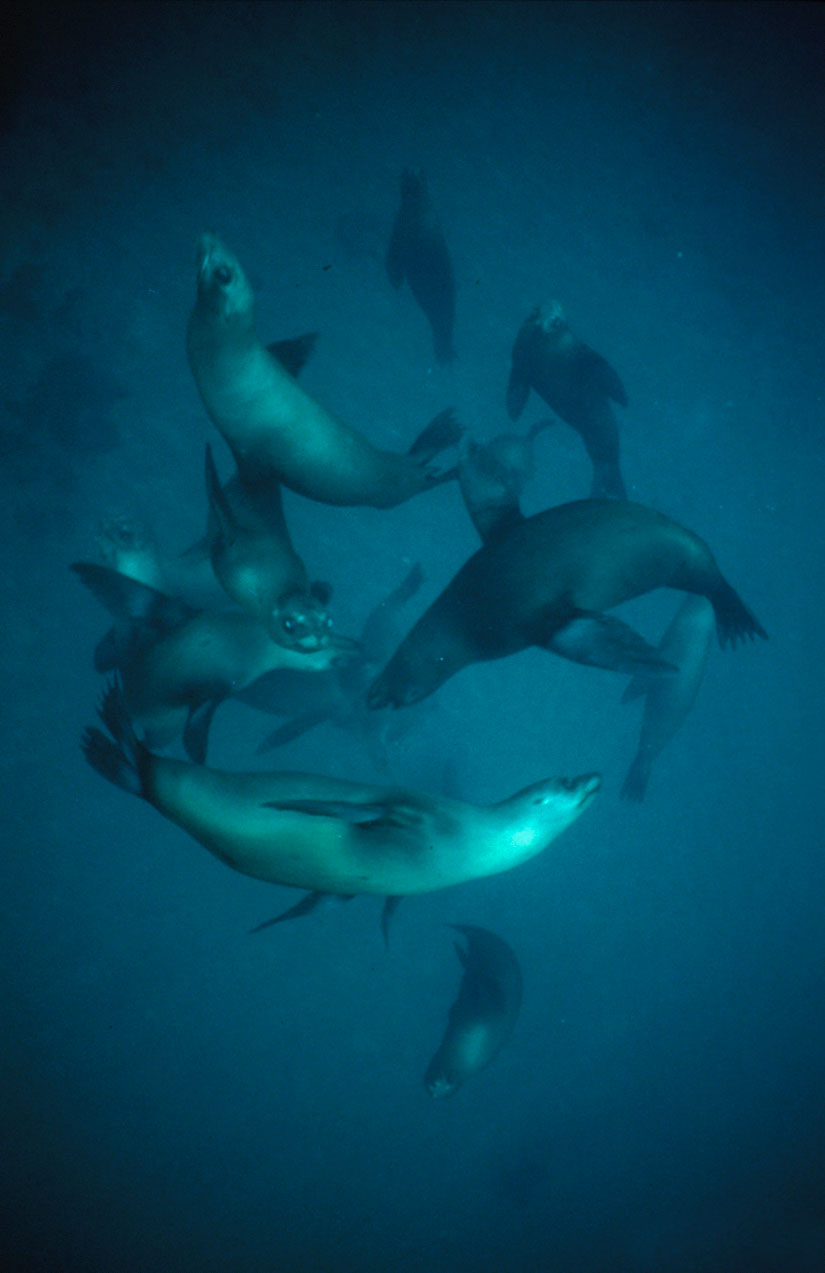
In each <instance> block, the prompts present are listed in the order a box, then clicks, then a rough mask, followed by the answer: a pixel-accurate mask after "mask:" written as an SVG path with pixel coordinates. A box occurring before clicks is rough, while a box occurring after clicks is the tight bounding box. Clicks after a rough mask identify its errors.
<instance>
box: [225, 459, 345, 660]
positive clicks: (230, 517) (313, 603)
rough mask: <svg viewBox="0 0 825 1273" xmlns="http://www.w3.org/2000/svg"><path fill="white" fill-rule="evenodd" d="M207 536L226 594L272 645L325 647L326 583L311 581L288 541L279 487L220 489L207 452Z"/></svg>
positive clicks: (272, 483) (266, 484)
mask: <svg viewBox="0 0 825 1273" xmlns="http://www.w3.org/2000/svg"><path fill="white" fill-rule="evenodd" d="M206 491H207V496H208V499H209V509H210V513H211V525H210V531H209V532H208V533H207V538H208V540H209V548H210V558H211V561H212V567H213V569H214V571H215V575H216V577H217V578H218V580H219V581H220V583H221V585H222V587H223V588H224V590H225V591H226V593H227V594H228V595H229V596H230V597H231V598H232V599H233V601H237V603H238V605H240V606H242V607H243V609H244V610H247V611H248V612H249V613H250V614H251V615H254V617H255V618H256V619H258V620H260V622H261V623H262V624H263V625H264V627H265V628H266V630H267V632H268V633H269V635H270V637H271V638H272V640H273V641H277V643H278V644H279V645H284V646H287V647H288V648H290V649H295V650H303V651H308V650H319V649H321V647H322V646H325V645H328V644H329V639H330V629H331V628H332V619H331V618H330V617H329V614H328V612H327V605H328V603H329V598H330V595H331V591H332V590H331V588H330V587H329V584H323V583H312V584H311V583H310V581H309V575H308V574H307V570H306V566H305V565H304V563H303V561H302V560H301V558H300V557H299V556H298V554H297V552H296V551H295V548H294V546H293V544H292V540H291V539H290V537H289V532H288V530H287V527H286V520H285V518H284V511H283V501H282V499H281V487H280V483H279V482H276V481H275V480H274V479H270V480H269V481H266V482H263V483H261V484H260V485H259V486H258V487H256V488H252V487H250V486H248V485H247V486H244V485H243V484H242V483H240V482H239V481H237V480H235V481H234V482H230V483H227V486H226V487H222V486H221V484H220V482H219V481H218V473H217V469H216V468H215V461H214V460H213V458H212V448H211V447H210V446H208V445H207V448H206Z"/></svg>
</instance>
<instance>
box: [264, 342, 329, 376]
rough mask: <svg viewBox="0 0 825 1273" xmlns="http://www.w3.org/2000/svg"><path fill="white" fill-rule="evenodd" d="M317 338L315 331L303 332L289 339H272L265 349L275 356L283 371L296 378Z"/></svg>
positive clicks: (312, 350) (311, 351) (312, 349)
mask: <svg viewBox="0 0 825 1273" xmlns="http://www.w3.org/2000/svg"><path fill="white" fill-rule="evenodd" d="M317 340H318V333H317V332H304V334H303V336H295V337H293V338H292V339H291V340H273V342H272V344H271V345H267V350H268V351H269V353H271V354H272V357H273V358H277V360H278V362H279V363H280V364H281V366H282V367H283V369H284V371H288V372H289V374H290V375H291V376H295V377H296V378H297V377H298V376H299V375H300V374H301V372H302V371H303V369H304V366H305V364H306V363H307V361H308V359H309V357H310V356H311V354H312V353H313V352H314V350H315V344H316V342H317Z"/></svg>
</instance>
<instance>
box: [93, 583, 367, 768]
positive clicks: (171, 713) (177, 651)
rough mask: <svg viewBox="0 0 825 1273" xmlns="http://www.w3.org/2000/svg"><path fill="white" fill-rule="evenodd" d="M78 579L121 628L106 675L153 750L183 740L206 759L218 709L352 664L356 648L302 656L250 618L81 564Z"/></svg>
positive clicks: (342, 645)
mask: <svg viewBox="0 0 825 1273" xmlns="http://www.w3.org/2000/svg"><path fill="white" fill-rule="evenodd" d="M72 569H73V570H74V572H75V574H76V575H77V576H78V578H80V579H81V580H82V582H83V583H85V584H86V586H87V587H88V588H89V589H90V590H91V591H92V592H93V593H94V595H95V596H96V597H97V598H98V600H99V601H100V602H101V603H102V604H103V605H104V606H106V608H107V609H108V610H109V612H110V613H111V614H112V615H113V617H114V618H115V620H116V626H115V639H114V646H115V649H114V652H113V653H111V654H110V653H109V648H108V645H107V655H108V657H107V658H106V659H103V658H101V657H100V653H98V656H97V658H96V666H97V668H98V670H100V671H102V670H108V669H109V668H112V667H115V666H116V667H117V668H118V670H119V671H120V673H121V676H122V677H123V685H124V696H125V701H126V707H127V709H128V711H129V713H130V715H131V716H132V717H133V718H134V719H135V721H136V723H137V724H138V725H139V727H140V729H141V731H142V732H143V733H144V735H145V737H146V740H147V742H148V744H149V745H150V746H152V747H166V746H168V745H169V744H170V743H172V742H174V740H175V739H176V738H178V737H180V736H181V735H183V741H184V746H185V747H186V750H187V753H188V754H189V755H190V756H191V757H192V758H193V760H197V761H199V762H203V761H204V760H205V759H206V748H207V741H208V732H209V726H210V724H211V721H212V717H213V715H214V713H215V710H216V708H217V707H218V706H219V704H220V703H222V702H223V700H224V699H226V698H229V697H230V696H231V695H232V694H233V693H235V692H236V691H238V690H241V689H243V688H244V687H245V686H247V685H250V684H252V682H253V681H255V680H257V678H258V677H259V676H263V675H264V674H265V673H266V672H269V671H271V670H272V669H274V668H284V667H289V668H295V669H300V670H301V671H305V672H318V671H324V670H325V669H327V668H328V667H330V666H332V665H333V663H334V662H335V661H336V660H339V659H341V658H346V657H351V653H352V649H353V648H354V647H355V642H349V641H347V639H346V638H343V637H333V638H332V639H331V640H330V643H329V644H328V645H327V646H324V647H322V648H320V649H317V650H314V651H308V652H307V651H302V650H299V649H294V648H287V647H286V646H283V645H279V644H277V643H276V642H275V641H273V640H272V639H271V637H270V636H269V634H268V632H267V631H266V629H265V628H264V626H263V624H261V623H259V622H258V620H257V619H255V618H253V616H252V615H250V614H246V613H245V612H243V611H235V610H222V611H217V612H216V611H204V610H194V609H192V608H191V607H189V606H186V605H185V604H184V603H183V602H179V601H175V600H174V599H173V598H169V597H166V596H164V594H163V593H159V592H157V591H156V590H155V589H152V588H147V587H146V585H145V584H140V583H138V582H137V581H136V580H134V579H129V578H128V577H127V576H125V575H118V574H117V572H116V571H114V570H109V569H108V568H107V567H106V566H98V565H95V564H93V563H91V562H75V563H74V565H73V566H72Z"/></svg>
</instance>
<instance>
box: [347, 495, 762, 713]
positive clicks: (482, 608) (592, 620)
mask: <svg viewBox="0 0 825 1273" xmlns="http://www.w3.org/2000/svg"><path fill="white" fill-rule="evenodd" d="M654 588H676V589H678V590H680V591H682V592H690V593H696V594H699V595H701V596H705V597H707V598H708V600H709V601H710V603H711V605H712V606H713V609H714V614H715V617H716V629H717V633H718V636H719V642H720V644H721V645H722V646H725V645H736V643H737V642H738V641H744V640H746V639H749V638H752V637H755V636H761V637H765V636H766V635H767V634H766V633H765V630H764V629H763V627H762V625H761V624H760V623H759V621H758V620H757V619H756V618H755V617H754V616H753V614H751V612H750V610H749V609H748V608H747V606H746V605H745V604H744V602H743V601H742V600H741V598H740V597H739V596H738V595H737V593H736V592H735V591H734V589H733V588H732V587H731V586H730V584H729V583H728V582H727V580H726V579H725V578H724V577H723V575H722V574H721V572H720V570H719V567H718V566H717V564H716V561H715V560H714V557H713V554H712V553H711V551H710V549H709V548H708V546H707V544H706V543H704V541H703V540H701V539H700V538H699V536H698V535H694V534H693V532H692V531H689V530H686V529H685V527H683V526H680V525H678V523H677V522H674V521H671V519H670V518H669V517H665V516H664V515H663V514H662V513H657V512H655V511H654V510H653V509H651V508H645V507H644V506H643V505H641V504H631V503H628V502H627V501H625V500H579V501H577V502H575V503H572V504H561V505H559V506H558V507H557V508H549V509H547V510H546V511H545V512H543V513H537V514H536V515H535V516H534V517H527V518H524V519H522V520H520V521H517V522H516V524H515V525H514V526H513V527H512V528H511V529H510V530H509V531H508V532H507V533H505V534H503V535H500V536H496V537H494V538H493V539H492V540H490V542H488V543H487V544H484V545H483V547H481V548H480V549H479V550H478V552H476V553H475V554H474V555H473V556H472V557H471V558H470V560H469V561H468V562H466V564H465V565H464V566H463V567H462V568H461V570H459V572H458V574H457V575H456V576H455V577H454V578H453V580H452V582H451V583H449V584H448V585H447V587H446V588H445V589H444V591H443V592H442V593H441V595H440V596H439V597H437V598H436V600H435V601H434V602H433V603H432V605H431V606H430V607H429V609H428V610H426V611H425V612H424V614H423V615H422V616H421V618H420V619H419V620H418V622H417V623H416V624H415V626H414V627H413V629H412V631H411V632H410V633H409V634H408V635H407V637H406V638H405V639H404V640H403V641H402V642H401V645H400V646H399V648H398V649H397V650H396V652H395V654H394V655H393V657H392V658H391V659H390V661H389V663H388V664H387V666H386V667H385V668H384V670H383V672H381V674H380V675H379V676H378V677H377V679H376V680H375V681H374V682H373V684H372V686H371V688H370V690H369V692H368V698H367V701H368V704H369V706H370V707H372V708H380V707H405V706H407V705H408V704H410V703H418V702H420V701H421V699H423V698H426V697H427V696H428V695H430V694H432V693H433V692H434V691H435V690H436V689H438V687H439V686H440V685H443V684H444V682H445V681H447V680H449V678H450V677H451V676H454V675H455V673H456V672H458V671H460V670H461V669H462V668H463V667H466V666H467V665H468V664H470V663H478V662H483V661H486V660H489V659H498V658H503V657H504V656H505V655H508V654H516V653H517V652H518V651H519V650H524V649H526V648H527V647H528V646H531V645H538V646H541V647H543V648H545V649H548V650H551V651H553V652H554V653H556V654H560V655H562V656H563V657H565V658H569V659H572V660H573V661H574V662H578V663H585V664H588V665H591V666H593V667H601V668H607V669H609V670H611V671H616V672H622V671H626V672H631V673H632V674H634V675H635V674H636V673H637V672H639V671H648V672H654V673H655V672H656V671H659V672H661V673H667V672H672V671H673V670H674V668H673V665H672V664H670V663H669V662H668V661H667V660H666V659H663V658H662V656H661V655H660V654H658V653H657V652H656V651H655V650H654V649H653V648H652V647H651V646H650V645H648V643H647V642H646V641H645V640H643V638H642V637H640V636H639V635H638V633H635V632H634V631H633V630H632V628H629V627H628V626H627V624H625V623H622V622H621V621H620V620H619V619H616V618H614V617H612V616H610V615H607V614H605V613H604V611H606V610H610V609H612V607H613V606H617V605H620V604H621V603H622V602H623V601H630V600H631V599H632V598H633V597H638V596H641V595H642V593H645V592H650V591H652V590H653V589H654Z"/></svg>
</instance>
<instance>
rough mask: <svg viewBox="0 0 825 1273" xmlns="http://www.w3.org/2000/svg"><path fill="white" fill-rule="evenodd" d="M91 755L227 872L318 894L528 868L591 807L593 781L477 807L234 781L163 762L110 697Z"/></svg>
mask: <svg viewBox="0 0 825 1273" xmlns="http://www.w3.org/2000/svg"><path fill="white" fill-rule="evenodd" d="M100 716H101V719H102V721H103V723H104V725H105V727H106V730H107V731H108V736H107V734H104V733H103V732H101V730H99V729H95V728H90V729H87V730H86V733H85V735H84V738H83V751H84V754H85V756H86V759H87V760H88V761H89V763H90V764H91V765H92V766H93V768H95V769H96V770H97V771H98V773H100V774H102V775H103V777H105V778H107V779H108V780H109V781H110V782H113V783H115V784H116V785H118V786H120V787H123V788H124V789H125V790H127V791H130V792H131V793H132V794H134V795H137V796H141V797H142V798H143V799H144V800H147V801H148V802H149V803H150V804H152V805H154V807H155V808H156V809H157V810H158V812H159V813H161V814H162V815H163V816H164V817H165V818H167V819H168V820H169V821H170V822H173V823H174V824H175V825H176V826H179V827H181V828H182V830H184V831H186V832H187V833H188V834H189V835H191V836H192V837H193V839H195V840H197V841H198V843H199V844H201V845H203V847H204V848H206V849H208V851H209V852H210V853H212V854H214V855H215V857H218V858H220V860H221V861H222V862H225V863H226V865H227V866H231V867H232V868H233V869H234V870H236V871H240V872H241V873H242V874H244V875H250V876H253V877H254V878H255V879H259V880H267V881H269V882H270V883H273V884H287V885H291V886H294V887H296V888H303V889H308V890H310V891H313V892H322V893H337V894H342V895H347V896H349V895H354V894H360V893H377V894H379V895H383V896H388V895H390V896H393V897H400V896H402V895H405V894H414V893H428V892H432V891H433V890H435V889H441V888H448V887H449V886H451V885H453V884H461V883H463V882H465V881H467V880H472V879H478V878H480V877H482V876H485V875H496V874H498V873H499V872H501V871H507V870H510V869H511V868H512V867H514V866H518V865H519V864H520V863H521V862H526V861H528V860H529V859H530V858H532V857H535V855H536V854H538V853H541V852H542V850H543V849H545V848H547V846H548V845H549V844H550V843H551V842H552V841H553V840H554V839H555V838H556V836H558V835H560V834H561V832H562V831H564V830H565V829H566V828H567V827H568V826H570V824H571V823H573V822H575V821H576V819H577V818H578V817H579V816H580V814H581V813H583V812H584V810H585V809H586V808H587V806H588V805H589V804H590V803H591V801H592V799H593V797H594V796H595V795H596V792H597V791H598V789H599V785H600V779H599V777H598V775H596V774H588V775H584V776H582V777H579V778H571V779H566V778H553V779H547V780H545V781H544V782H538V783H535V784H534V785H533V786H531V787H527V788H525V789H524V790H523V791H520V792H518V793H517V794H516V795H514V796H511V797H510V798H509V799H507V800H503V801H501V802H500V803H499V804H494V805H488V806H485V807H479V806H476V805H471V804H466V803H464V802H463V801H459V800H450V799H448V798H447V797H444V796H434V795H428V794H426V793H423V792H418V791H412V790H410V789H408V788H404V787H373V786H365V785H362V784H360V783H355V782H345V781H344V780H342V779H339V778H327V777H324V776H321V775H318V774H300V773H245V774H244V773H226V772H223V771H221V770H216V769H208V768H206V767H205V766H203V765H192V764H189V763H188V762H186V761H183V760H176V759H173V758H172V757H169V756H158V755H156V754H155V753H154V752H152V751H150V750H149V749H148V748H146V747H145V746H144V745H143V744H142V743H141V742H140V741H139V740H138V738H137V736H136V734H135V732H134V730H133V728H132V726H131V722H130V721H129V718H128V715H127V713H126V709H125V707H124V704H123V698H122V695H121V694H120V691H119V689H118V688H117V686H112V687H110V689H109V690H108V691H107V693H106V694H105V696H104V698H103V702H102V705H101V709H100Z"/></svg>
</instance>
